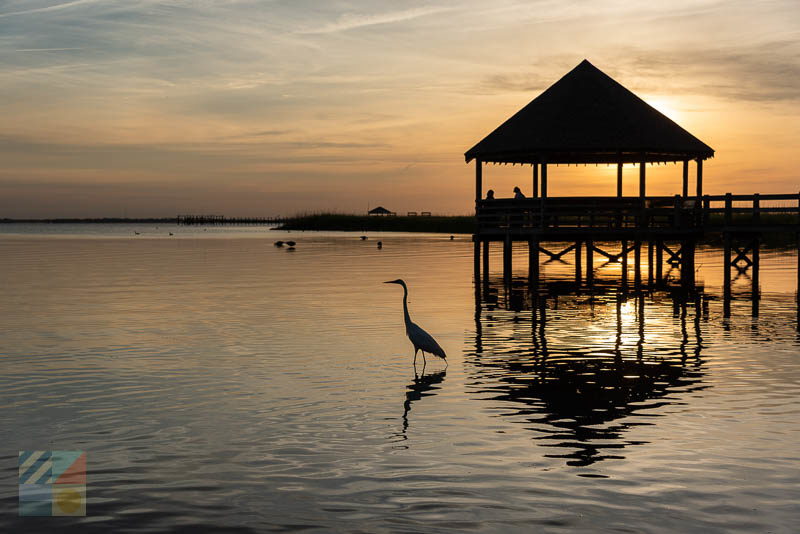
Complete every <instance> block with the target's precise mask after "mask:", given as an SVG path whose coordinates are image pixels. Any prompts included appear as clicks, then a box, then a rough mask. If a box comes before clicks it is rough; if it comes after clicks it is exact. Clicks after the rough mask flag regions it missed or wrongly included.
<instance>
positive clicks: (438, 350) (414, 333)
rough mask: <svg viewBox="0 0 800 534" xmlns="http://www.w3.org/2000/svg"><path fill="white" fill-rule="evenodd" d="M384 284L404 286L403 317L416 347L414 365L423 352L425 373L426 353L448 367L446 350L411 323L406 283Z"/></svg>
mask: <svg viewBox="0 0 800 534" xmlns="http://www.w3.org/2000/svg"><path fill="white" fill-rule="evenodd" d="M384 284H399V285H401V286H403V315H404V319H405V322H406V335H407V336H408V339H409V340H411V344H412V345H414V365H415V366H416V365H417V352H419V351H422V361H423V371H422V372H423V373H424V372H425V371H424V369H425V367H424V365H425V364H427V363H428V362H427V360H425V353H426V352H427V353H428V354H433V355H435V356H438V357H439V358H441V359H443V360H444V361H445V365H447V356H446V355H445V353H444V350H442V347H440V346H439V344H438V343H437V342H436V340H435V339H433V336H431V335H430V334H429V333H427V332H426V331H425V330H423V329H422V328H421V327H420V326H419V325H417V324H415V323H413V322H411V316H409V315H408V286H407V285H406V283H405V282H404V281H403V280H401V279H399V278H398V279H397V280H390V281H388V282H384Z"/></svg>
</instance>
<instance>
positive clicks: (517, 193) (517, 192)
mask: <svg viewBox="0 0 800 534" xmlns="http://www.w3.org/2000/svg"><path fill="white" fill-rule="evenodd" d="M514 198H525V195H523V194H522V191H520V188H519V187H516V186H515V187H514Z"/></svg>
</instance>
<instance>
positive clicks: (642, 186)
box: [636, 154, 647, 272]
mask: <svg viewBox="0 0 800 534" xmlns="http://www.w3.org/2000/svg"><path fill="white" fill-rule="evenodd" d="M646 161H647V154H643V155H642V161H641V162H640V163H639V224H638V226H639V228H640V229H641V228H645V227H646V226H647V221H646V220H645V219H646V217H645V207H646V205H647V204H646V201H645V197H646V195H647V184H646V181H645V173H646V170H645V169H646V167H645V166H646V165H647V163H646ZM640 245H641V243H640ZM636 253H637V254H638V253H639V247H638V246H637V248H636ZM636 271H637V272H638V271H639V267H636Z"/></svg>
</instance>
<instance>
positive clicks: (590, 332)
mask: <svg viewBox="0 0 800 534" xmlns="http://www.w3.org/2000/svg"><path fill="white" fill-rule="evenodd" d="M484 289H489V290H488V291H486V290H485V291H483V292H482V295H483V299H482V300H481V301H479V302H477V303H476V311H475V323H476V324H475V326H476V335H475V339H474V351H473V352H471V353H470V354H468V355H467V361H466V362H465V365H466V369H467V375H468V384H469V387H470V389H471V390H472V391H473V392H475V393H476V396H477V397H479V398H480V399H483V400H486V401H492V402H498V403H499V407H500V408H501V409H503V410H505V411H504V412H503V413H504V415H505V416H508V417H509V418H511V419H512V420H513V421H515V422H518V423H520V424H523V425H525V426H526V428H529V429H530V430H532V431H533V433H534V438H533V439H535V440H536V441H537V442H540V444H542V445H544V446H546V447H547V448H548V449H550V450H549V451H548V452H547V453H545V456H547V457H557V458H565V459H567V464H568V465H575V466H586V465H590V464H593V463H595V462H597V461H600V460H604V459H610V458H623V457H624V449H625V448H626V447H629V446H632V445H636V444H639V443H642V442H641V441H636V440H633V439H629V438H626V434H627V432H628V430H629V429H630V428H632V427H634V426H639V425H648V424H654V421H655V417H658V415H659V414H658V413H657V411H656V410H654V409H656V408H659V407H661V406H664V405H669V404H676V403H680V402H683V401H682V400H681V398H683V397H685V396H686V395H687V394H689V393H690V392H693V391H697V390H700V389H703V388H705V387H707V386H706V385H704V384H703V381H702V378H703V375H704V371H703V361H702V359H701V352H702V348H703V340H702V335H701V329H700V325H701V317H702V316H703V313H704V308H705V303H706V298H705V295H704V294H703V292H702V290H701V289H699V288H694V289H693V290H692V291H685V290H675V291H672V292H663V293H656V294H644V293H639V294H636V295H634V296H629V295H627V294H626V293H624V292H622V291H617V289H616V288H615V287H613V286H606V287H603V285H602V284H600V285H598V286H596V287H595V288H594V292H593V293H592V294H591V295H586V294H583V295H581V294H578V293H576V292H575V291H574V289H575V288H573V287H571V284H570V282H569V281H553V282H550V283H547V284H545V285H544V286H543V287H540V289H539V292H536V293H531V292H529V289H528V284H527V283H526V282H524V281H523V282H521V283H520V284H517V285H515V284H512V285H511V286H508V285H505V284H504V283H503V280H502V279H499V280H497V283H496V284H495V283H489V284H488V288H487V287H484ZM706 312H707V308H706ZM506 409H507V410H506Z"/></svg>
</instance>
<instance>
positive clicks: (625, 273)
mask: <svg viewBox="0 0 800 534" xmlns="http://www.w3.org/2000/svg"><path fill="white" fill-rule="evenodd" d="M622 289H623V290H624V291H627V290H628V242H627V241H623V242H622Z"/></svg>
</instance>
